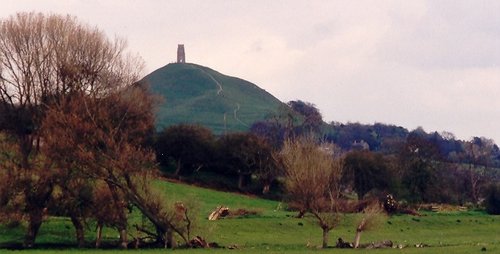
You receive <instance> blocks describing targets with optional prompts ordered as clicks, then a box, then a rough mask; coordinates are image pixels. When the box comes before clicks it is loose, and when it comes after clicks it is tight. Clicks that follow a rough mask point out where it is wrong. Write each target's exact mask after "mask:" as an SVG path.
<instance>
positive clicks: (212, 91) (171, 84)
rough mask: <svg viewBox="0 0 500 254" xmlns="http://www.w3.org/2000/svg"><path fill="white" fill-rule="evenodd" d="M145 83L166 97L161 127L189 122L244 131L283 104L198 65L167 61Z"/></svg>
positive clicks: (160, 111) (159, 120) (245, 83)
mask: <svg viewBox="0 0 500 254" xmlns="http://www.w3.org/2000/svg"><path fill="white" fill-rule="evenodd" d="M143 82H145V83H147V84H149V85H150V87H151V91H152V92H153V93H155V94H158V95H161V96H163V97H164V99H165V100H164V101H163V102H162V103H161V105H159V107H158V109H157V112H156V127H157V129H158V130H161V129H163V128H164V127H168V126H170V125H174V124H179V123H190V124H200V125H203V126H206V127H209V128H211V129H212V130H213V131H214V133H216V134H221V133H224V132H225V131H227V132H234V131H245V130H248V129H249V127H250V126H251V125H252V123H254V122H255V121H258V120H262V119H264V118H265V117H266V116H267V115H269V114H271V113H274V112H276V111H277V110H278V108H279V106H280V105H281V104H282V102H280V101H279V100H278V99H276V98H275V97H274V96H272V95H271V94H269V93H268V92H266V91H265V90H263V89H261V88H259V87H258V86H256V85H255V84H252V83H250V82H248V81H245V80H242V79H239V78H235V77H230V76H226V75H223V74H221V73H219V72H217V71H214V70H212V69H210V68H207V67H204V66H200V65H196V64H185V63H173V64H168V65H166V66H164V67H162V68H160V69H158V70H156V71H154V72H152V73H151V74H149V75H147V76H146V77H144V78H143V79H142V80H141V83H143Z"/></svg>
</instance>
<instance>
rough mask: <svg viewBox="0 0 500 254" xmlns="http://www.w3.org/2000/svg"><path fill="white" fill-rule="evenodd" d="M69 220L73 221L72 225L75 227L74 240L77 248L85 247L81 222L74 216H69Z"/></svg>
mask: <svg viewBox="0 0 500 254" xmlns="http://www.w3.org/2000/svg"><path fill="white" fill-rule="evenodd" d="M71 222H72V223H73V226H74V227H75V231H76V242H77V246H78V248H83V247H85V233H84V228H83V224H82V222H81V221H80V219H79V218H78V217H76V216H71Z"/></svg>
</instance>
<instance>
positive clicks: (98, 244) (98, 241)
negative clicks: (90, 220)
mask: <svg viewBox="0 0 500 254" xmlns="http://www.w3.org/2000/svg"><path fill="white" fill-rule="evenodd" d="M102 226H103V225H102V223H100V222H98V223H97V233H96V234H97V235H96V239H95V247H96V248H99V247H101V239H102Z"/></svg>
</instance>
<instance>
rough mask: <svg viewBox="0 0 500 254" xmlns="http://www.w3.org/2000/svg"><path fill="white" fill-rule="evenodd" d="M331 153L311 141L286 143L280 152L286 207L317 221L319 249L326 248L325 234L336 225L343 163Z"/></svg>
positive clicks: (307, 139) (298, 140) (330, 148)
mask: <svg viewBox="0 0 500 254" xmlns="http://www.w3.org/2000/svg"><path fill="white" fill-rule="evenodd" d="M331 151H334V149H332V147H331V146H328V145H322V146H320V145H317V144H316V143H315V142H314V140H313V139H312V138H301V139H297V140H295V141H291V140H288V141H286V142H285V145H284V147H283V150H282V151H281V160H282V162H283V165H284V167H285V188H286V194H287V197H288V199H289V202H290V205H291V206H292V207H295V208H297V209H299V210H300V211H302V212H309V213H311V214H312V215H313V216H314V217H315V218H316V219H317V221H318V224H319V226H320V227H321V229H322V231H323V244H322V246H323V248H326V247H327V246H328V233H329V232H330V230H332V229H333V228H334V227H335V226H337V225H338V223H339V221H340V213H339V212H340V207H339V202H337V200H338V198H339V194H340V189H339V186H340V178H341V175H342V174H341V173H342V167H343V165H342V164H343V162H342V159H340V158H334V154H332V152H331Z"/></svg>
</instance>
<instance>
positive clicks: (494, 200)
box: [484, 184, 500, 215]
mask: <svg viewBox="0 0 500 254" xmlns="http://www.w3.org/2000/svg"><path fill="white" fill-rule="evenodd" d="M484 202H485V205H486V212H487V213H489V214H496V215H499V214H500V184H492V185H490V186H489V187H488V189H487V190H486V199H485V200H484Z"/></svg>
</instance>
